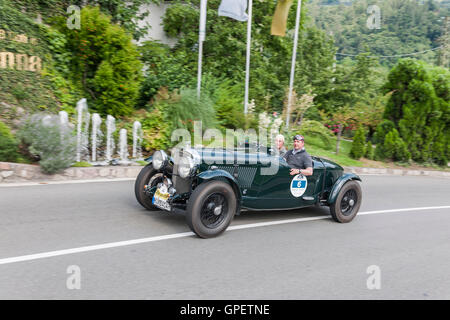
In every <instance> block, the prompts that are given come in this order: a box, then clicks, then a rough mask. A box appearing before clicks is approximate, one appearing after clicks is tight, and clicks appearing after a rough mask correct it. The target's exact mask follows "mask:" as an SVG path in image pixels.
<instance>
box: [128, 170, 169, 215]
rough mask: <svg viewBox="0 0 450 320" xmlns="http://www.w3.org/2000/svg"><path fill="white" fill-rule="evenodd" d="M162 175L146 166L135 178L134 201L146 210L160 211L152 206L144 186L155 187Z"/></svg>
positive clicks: (161, 179) (162, 177) (160, 180)
mask: <svg viewBox="0 0 450 320" xmlns="http://www.w3.org/2000/svg"><path fill="white" fill-rule="evenodd" d="M163 179H164V175H163V174H162V173H161V172H158V171H157V170H155V169H154V168H153V166H152V165H151V164H150V165H147V166H145V167H144V168H142V170H141V172H139V175H138V176H137V178H136V182H135V183H134V194H135V195H136V200H137V201H138V202H139V203H140V204H141V205H142V206H143V207H144V208H146V209H148V210H160V209H158V208H157V207H155V206H154V205H153V204H152V199H151V198H150V197H149V196H148V195H146V194H145V190H144V188H145V186H146V185H149V186H150V187H154V186H156V185H157V184H158V183H160V182H162V181H163Z"/></svg>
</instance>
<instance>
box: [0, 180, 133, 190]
mask: <svg viewBox="0 0 450 320" xmlns="http://www.w3.org/2000/svg"><path fill="white" fill-rule="evenodd" d="M134 180H136V178H112V179H90V180H65V181H64V180H63V181H42V182H20V183H19V182H18V183H9V182H5V183H0V188H8V187H33V186H46V185H51V184H76V183H92V182H117V181H134Z"/></svg>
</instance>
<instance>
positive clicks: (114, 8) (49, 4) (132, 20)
mask: <svg viewBox="0 0 450 320" xmlns="http://www.w3.org/2000/svg"><path fill="white" fill-rule="evenodd" d="M14 2H15V5H16V6H17V7H18V8H19V9H20V8H22V7H25V8H27V9H28V10H29V11H30V12H37V11H38V12H41V13H42V14H43V16H44V17H45V18H51V17H54V16H59V15H65V16H67V8H68V7H69V6H78V7H79V8H82V7H84V6H98V7H99V8H100V9H101V11H102V12H103V13H105V14H107V15H109V16H111V21H112V22H113V23H116V24H119V25H121V26H122V27H123V28H125V29H126V30H127V31H128V32H129V33H130V34H132V35H133V36H134V38H135V39H136V40H138V39H139V38H140V37H142V36H144V35H145V34H146V33H147V32H148V29H149V26H147V25H144V26H141V25H139V24H138V21H139V20H141V19H144V18H146V17H148V15H149V11H148V10H141V9H142V6H145V5H148V4H151V3H160V2H161V1H159V0H127V1H123V0H37V1H36V0H33V1H30V0H14Z"/></svg>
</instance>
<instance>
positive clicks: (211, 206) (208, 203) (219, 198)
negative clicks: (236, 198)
mask: <svg viewBox="0 0 450 320" xmlns="http://www.w3.org/2000/svg"><path fill="white" fill-rule="evenodd" d="M227 212H228V202H227V199H226V198H225V196H224V195H223V194H221V193H213V194H211V195H210V196H208V197H207V198H206V199H205V201H204V202H203V206H202V209H201V212H200V220H201V222H202V223H203V225H204V226H205V227H207V228H210V229H214V228H216V227H217V226H218V225H220V224H221V223H222V221H223V220H224V219H225V216H226V213H227Z"/></svg>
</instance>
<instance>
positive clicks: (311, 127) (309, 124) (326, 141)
mask: <svg viewBox="0 0 450 320" xmlns="http://www.w3.org/2000/svg"><path fill="white" fill-rule="evenodd" d="M297 133H300V134H301V135H303V136H304V137H305V141H307V143H308V144H312V145H316V146H318V147H321V148H324V149H327V150H330V149H331V148H333V145H332V138H333V135H332V133H331V132H330V131H329V130H328V129H327V128H325V127H324V125H323V124H322V123H320V122H319V121H315V120H304V121H302V126H301V128H300V130H299V132H296V133H295V134H297Z"/></svg>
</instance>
